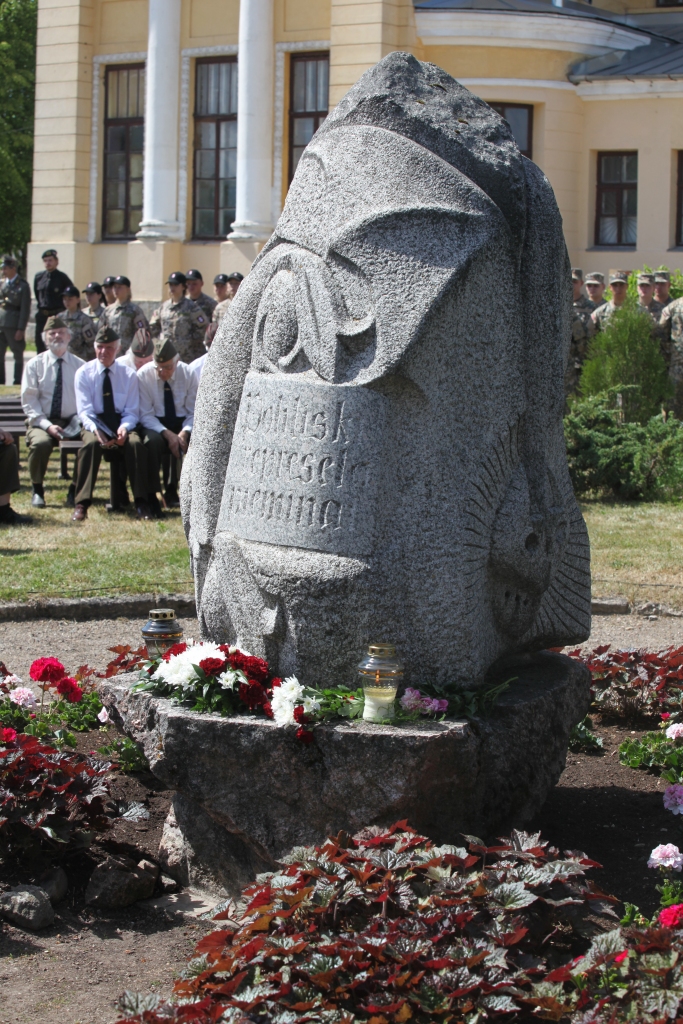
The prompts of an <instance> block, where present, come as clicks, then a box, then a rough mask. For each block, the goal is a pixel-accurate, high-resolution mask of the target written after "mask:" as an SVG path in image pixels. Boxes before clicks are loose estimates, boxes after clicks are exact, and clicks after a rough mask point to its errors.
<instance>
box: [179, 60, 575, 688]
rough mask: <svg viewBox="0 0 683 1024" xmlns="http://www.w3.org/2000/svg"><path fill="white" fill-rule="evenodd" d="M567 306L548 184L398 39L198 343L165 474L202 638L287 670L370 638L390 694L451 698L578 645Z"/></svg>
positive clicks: (349, 657)
mask: <svg viewBox="0 0 683 1024" xmlns="http://www.w3.org/2000/svg"><path fill="white" fill-rule="evenodd" d="M539 294H542V295H543V296H544V302H543V303H539V302H538V295H539ZM482 295H486V297H487V299H486V302H485V303H482ZM571 309H572V293H571V284H570V266H569V259H568V256H567V251H566V247H565V243H564V239H563V234H562V222H561V218H560V214H559V212H558V209H557V205H556V202H555V198H554V196H553V192H552V189H551V187H550V185H549V183H548V181H547V180H546V178H545V177H544V175H543V173H542V171H541V170H540V169H539V168H538V167H537V166H536V164H534V163H532V162H531V161H529V160H527V159H526V158H525V157H523V156H522V155H521V153H520V151H519V149H518V147H517V145H516V143H515V141H514V139H513V137H512V134H511V131H510V128H509V126H508V124H507V122H506V121H504V120H503V119H502V118H501V117H499V116H498V114H496V113H495V112H494V111H493V110H492V109H491V108H490V107H489V106H488V105H487V104H486V103H484V102H483V101H482V100H480V99H478V98H477V97H475V96H473V95H472V94H471V93H470V92H468V90H467V89H465V88H464V87H463V86H461V85H459V84H458V83H457V82H456V81H454V80H453V79H452V78H451V77H450V76H449V75H448V74H446V73H445V72H444V71H442V70H440V69H439V68H437V67H435V66H434V65H432V64H425V63H421V62H419V61H418V60H416V59H415V58H414V57H412V56H410V55H408V54H405V53H392V54H390V55H389V56H388V57H386V58H385V59H384V60H382V61H381V62H380V63H379V64H377V65H376V66H375V67H374V68H372V69H371V70H369V71H368V72H366V73H365V74H364V75H363V77H362V78H361V79H360V81H359V82H358V83H357V84H356V85H355V86H354V87H353V88H352V89H351V91H350V92H349V93H348V94H347V95H346V97H345V98H344V99H343V100H342V101H341V103H339V105H338V106H337V107H336V109H335V110H334V111H333V112H332V113H331V114H330V116H329V117H328V118H327V120H326V121H325V123H324V124H323V126H322V127H321V128H320V129H319V131H318V132H317V133H316V135H315V137H314V138H313V140H312V141H311V143H310V144H309V146H308V147H307V149H306V151H305V152H304V154H303V156H302V158H301V161H300V163H299V165H298V169H297V172H296V175H295V177H294V181H293V183H292V186H291V188H290V191H289V195H288V198H287V202H286V205H285V209H284V211H283V213H282V215H281V217H280V219H279V222H278V224H277V227H276V229H275V232H274V234H273V236H272V238H271V239H270V241H269V242H268V243H267V245H266V246H265V248H264V249H263V251H262V253H261V254H260V255H259V257H258V259H257V260H256V262H255V263H254V265H253V268H252V270H251V273H250V274H249V276H248V278H247V279H246V280H245V281H244V283H243V285H242V287H241V288H240V290H239V293H238V295H237V297H236V298H235V300H234V301H233V302H232V304H231V307H230V311H229V313H228V314H227V315H226V316H225V317H224V319H223V321H222V323H221V326H220V329H219V332H218V334H217V337H216V339H215V341H214V343H213V345H212V347H211V350H210V352H209V354H208V357H207V363H206V367H205V370H204V374H203V376H202V382H201V386H200V389H199V395H198V400H197V408H196V416H195V428H194V432H193V438H192V445H191V450H190V454H189V456H188V458H187V460H186V463H185V468H184V471H183V478H182V507H183V515H184V521H185V526H186V531H187V534H188V540H189V544H190V548H191V554H192V561H193V569H194V575H195V581H196V593H197V610H198V616H199V619H200V623H201V629H202V634H203V636H204V637H206V638H212V639H214V640H220V641H230V642H233V643H238V644H239V645H240V646H241V647H243V648H244V649H247V650H249V651H251V652H252V653H254V654H258V655H260V656H264V657H267V658H268V659H269V660H270V662H271V664H273V665H274V666H275V667H276V668H277V671H278V672H279V674H280V675H283V676H285V675H289V674H296V675H297V676H298V677H299V679H300V681H301V682H303V683H305V684H307V685H316V684H321V683H341V682H346V683H348V682H352V681H353V680H354V673H355V666H356V664H357V663H358V661H359V659H360V657H361V655H362V653H363V651H364V649H365V647H366V645H367V643H368V641H370V640H373V639H374V640H391V641H392V642H393V643H395V644H396V646H397V648H398V650H399V651H400V654H401V657H402V659H403V661H404V662H405V666H406V682H407V683H408V684H415V683H419V680H420V679H424V678H432V679H436V680H442V681H444V680H450V681H455V682H461V683H462V684H463V685H467V686H468V687H471V686H473V685H474V686H476V685H482V684H483V683H484V680H485V675H486V672H487V670H488V669H489V668H490V667H491V666H492V665H493V664H494V663H496V662H498V661H499V660H500V659H501V658H503V657H505V656H508V655H514V654H517V653H520V652H525V651H534V650H540V649H542V648H546V647H556V646H562V645H565V644H569V643H575V642H578V641H581V640H583V639H585V638H586V637H587V636H588V633H589V629H590V575H589V549H588V539H587V533H586V528H585V524H584V522H583V519H582V517H581V513H580V510H579V508H578V505H577V503H576V501H575V499H574V495H573V491H572V487H571V483H570V479H569V474H568V470H567V463H566V455H565V445H564V437H563V430H562V414H563V409H564V383H563V382H564V369H565V363H566V358H567V350H568V339H569V337H570V324H571Z"/></svg>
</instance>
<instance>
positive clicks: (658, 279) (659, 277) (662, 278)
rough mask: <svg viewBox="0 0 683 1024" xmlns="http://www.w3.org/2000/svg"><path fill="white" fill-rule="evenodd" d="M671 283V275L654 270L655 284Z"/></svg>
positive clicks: (667, 272) (664, 271)
mask: <svg viewBox="0 0 683 1024" xmlns="http://www.w3.org/2000/svg"><path fill="white" fill-rule="evenodd" d="M670 281H671V274H670V273H669V271H668V270H656V271H655V284H669V282H670Z"/></svg>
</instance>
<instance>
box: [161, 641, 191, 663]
mask: <svg viewBox="0 0 683 1024" xmlns="http://www.w3.org/2000/svg"><path fill="white" fill-rule="evenodd" d="M186 650H187V644H182V643H181V644H173V647H169V649H168V650H167V651H166V654H162V655H161V660H162V661H170V660H171V658H174V657H175V656H176V654H182V653H183V651H186Z"/></svg>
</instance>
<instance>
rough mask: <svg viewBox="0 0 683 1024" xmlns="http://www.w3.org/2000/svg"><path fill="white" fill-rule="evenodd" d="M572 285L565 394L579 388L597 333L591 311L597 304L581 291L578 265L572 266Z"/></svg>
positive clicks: (580, 274)
mask: <svg viewBox="0 0 683 1024" xmlns="http://www.w3.org/2000/svg"><path fill="white" fill-rule="evenodd" d="M572 286H573V289H574V304H573V308H572V337H571V342H570V345H569V359H568V360H567V370H566V373H565V380H564V391H565V395H571V394H573V393H574V392H575V391H576V390H577V389H578V386H579V381H580V380H581V369H582V367H583V364H584V362H585V359H586V356H587V354H588V342H589V341H590V339H591V338H592V337H593V335H594V334H595V324H594V323H593V321H592V320H591V313H592V312H593V310H594V309H595V305H594V304H593V303H592V302H591V300H590V299H587V298H586V296H585V295H584V294H583V292H582V291H581V289H582V286H583V271H581V270H580V269H579V268H578V267H572Z"/></svg>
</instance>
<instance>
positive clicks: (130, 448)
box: [75, 430, 149, 505]
mask: <svg viewBox="0 0 683 1024" xmlns="http://www.w3.org/2000/svg"><path fill="white" fill-rule="evenodd" d="M82 441H83V442H84V443H83V447H82V448H81V449H80V451H79V452H78V463H77V466H76V498H75V501H76V504H77V505H79V504H82V503H87V504H90V502H91V501H92V496H93V491H94V490H95V484H96V483H97V473H98V471H99V468H100V462H101V461H102V456H104V458H105V459H106V461H107V462H110V463H111V472H112V473H118V472H119V468H120V460H121V459H123V461H124V463H125V466H126V473H127V474H128V479H129V480H130V485H131V487H132V488H133V495H134V497H135V499H136V500H145V499H146V498H147V494H148V491H149V483H148V469H147V452H146V450H145V446H144V445H143V443H142V438H141V437H140V435H139V434H138V433H137V431H135V430H134V431H132V432H131V433H130V434H129V435H128V440H127V441H126V443H125V444H124V445H123V446H122V447H120V448H109V449H106V450H105V449H103V448H102V446H101V445H100V442H99V441H98V440H97V438H96V436H95V435H94V434H91V433H90V431H89V430H84V431H83V434H82Z"/></svg>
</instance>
